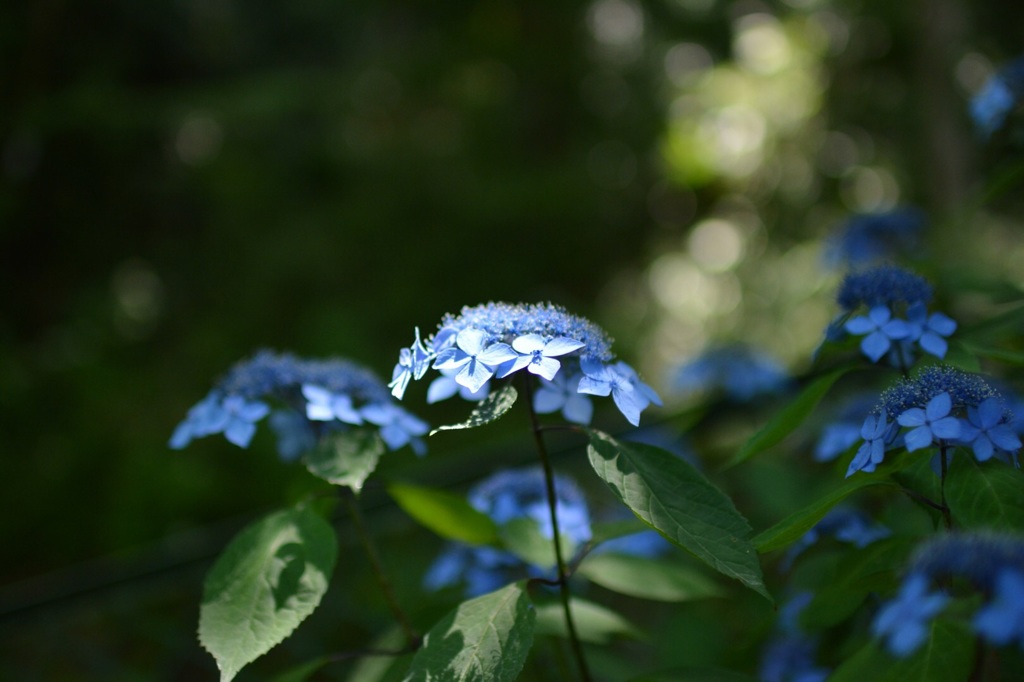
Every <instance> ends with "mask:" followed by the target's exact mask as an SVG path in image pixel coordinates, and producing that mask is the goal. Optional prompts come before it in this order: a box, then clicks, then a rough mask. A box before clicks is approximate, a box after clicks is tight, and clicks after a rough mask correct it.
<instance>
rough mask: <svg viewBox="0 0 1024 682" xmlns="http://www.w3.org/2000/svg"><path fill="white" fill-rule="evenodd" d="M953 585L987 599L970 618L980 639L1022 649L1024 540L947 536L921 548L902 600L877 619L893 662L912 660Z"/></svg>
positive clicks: (889, 605) (999, 536)
mask: <svg viewBox="0 0 1024 682" xmlns="http://www.w3.org/2000/svg"><path fill="white" fill-rule="evenodd" d="M954 580H957V581H959V582H957V583H956V584H958V585H962V583H963V582H966V583H967V584H968V585H969V586H970V587H971V588H973V590H974V591H975V592H977V593H979V594H981V595H982V597H983V601H982V602H981V604H980V606H978V607H977V608H976V610H975V611H974V612H973V614H972V615H971V617H970V627H971V629H972V630H973V631H974V633H975V634H976V635H977V636H978V637H980V638H981V639H983V640H985V641H987V642H989V643H991V644H994V645H996V646H1005V645H1008V644H1015V645H1017V646H1019V647H1021V648H1024V538H1021V537H1018V536H1013V535H1007V534H997V533H994V532H983V533H952V534H947V535H943V536H939V537H936V538H934V539H932V540H930V541H928V542H927V543H925V544H924V545H922V546H921V547H920V548H918V550H917V551H916V552H915V553H914V556H913V557H912V559H911V561H910V566H909V569H908V571H907V573H906V576H905V577H904V579H903V582H902V585H901V587H900V590H899V592H898V594H897V595H896V597H895V598H894V599H892V600H890V601H888V602H886V603H885V604H883V605H882V607H881V609H879V611H878V613H877V614H876V615H875V618H874V621H873V623H872V632H873V633H874V634H875V636H877V637H880V638H882V639H883V641H884V644H885V646H886V648H887V649H888V650H889V651H890V652H891V653H892V654H893V655H894V656H897V657H900V658H902V657H906V656H909V655H910V654H912V653H913V652H914V651H916V650H917V649H918V648H919V647H920V646H921V645H922V644H923V643H924V641H925V640H926V639H927V636H928V630H929V626H930V624H931V621H932V620H933V619H934V618H935V617H936V616H937V615H939V614H940V613H942V612H943V610H944V609H945V608H946V606H947V605H948V604H949V603H950V602H951V601H952V600H953V599H954V597H955V596H956V595H953V594H950V593H948V591H947V590H948V588H946V589H943V588H940V586H941V585H950V584H953V581H954ZM971 603H973V602H971Z"/></svg>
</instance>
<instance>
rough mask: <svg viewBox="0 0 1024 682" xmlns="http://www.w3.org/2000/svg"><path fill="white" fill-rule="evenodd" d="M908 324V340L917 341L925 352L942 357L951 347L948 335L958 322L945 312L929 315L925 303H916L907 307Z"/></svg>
mask: <svg viewBox="0 0 1024 682" xmlns="http://www.w3.org/2000/svg"><path fill="white" fill-rule="evenodd" d="M907 326H908V329H909V330H910V333H909V334H908V335H907V338H906V341H910V342H916V343H917V345H919V346H920V347H921V350H923V351H924V352H926V353H929V354H931V355H934V356H935V357H937V358H939V359H942V358H944V357H946V351H947V350H948V349H949V344H948V343H947V342H946V337H948V336H950V335H952V334H953V332H955V331H956V327H957V324H956V321H955V320H953V319H952V318H951V317H949V316H947V315H945V314H943V313H938V312H936V313H932V314H931V315H929V314H928V308H927V307H926V306H925V304H924V303H915V304H914V305H912V306H910V307H909V308H907Z"/></svg>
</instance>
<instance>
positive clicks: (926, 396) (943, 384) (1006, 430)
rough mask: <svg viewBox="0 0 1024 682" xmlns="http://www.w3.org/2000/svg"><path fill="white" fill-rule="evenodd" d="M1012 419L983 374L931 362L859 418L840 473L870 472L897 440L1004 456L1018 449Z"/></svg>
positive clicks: (913, 446)
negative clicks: (852, 450) (856, 440)
mask: <svg viewBox="0 0 1024 682" xmlns="http://www.w3.org/2000/svg"><path fill="white" fill-rule="evenodd" d="M891 417H895V421H889V419H890V418H891ZM1013 423H1014V418H1013V414H1012V412H1011V411H1010V410H1009V409H1008V408H1006V406H1005V404H1004V402H1003V400H1002V398H1001V397H1000V395H999V393H998V392H997V391H996V390H995V389H994V388H992V387H991V386H990V385H989V383H988V382H987V381H985V379H984V378H983V377H981V376H979V375H977V374H971V373H968V372H964V371H962V370H959V369H956V368H955V367H949V366H946V365H932V366H929V367H926V368H925V369H923V370H921V371H920V372H918V374H917V375H916V376H914V377H911V378H907V379H902V380H901V381H899V382H898V383H897V384H895V385H894V386H892V387H890V388H888V389H886V390H885V391H884V392H883V393H882V396H881V399H880V401H879V404H878V406H877V407H876V408H875V409H874V410H873V411H872V412H871V413H870V414H869V415H868V417H867V418H866V419H865V421H864V425H863V426H862V428H861V438H862V439H863V442H862V443H861V446H860V448H859V449H858V451H857V454H856V455H855V456H854V458H853V461H851V462H850V467H849V469H848V470H847V473H846V475H847V476H850V475H851V474H853V473H855V472H857V471H874V470H875V468H876V467H877V465H878V464H880V463H881V462H882V460H883V459H884V457H885V452H886V451H887V450H888V449H889V448H890V447H892V446H894V445H896V444H898V443H902V444H904V445H905V446H906V448H907V450H908V451H909V452H914V451H916V450H921V449H925V448H929V447H940V448H946V447H949V446H954V445H966V446H970V447H971V448H972V450H973V452H974V454H975V457H976V458H978V460H979V461H985V460H987V459H989V458H991V457H992V456H993V455H995V454H999V455H1001V456H1003V457H1005V458H1006V459H1009V458H1011V457H1013V456H1015V453H1016V452H1017V450H1018V449H1019V448H1020V447H1021V442H1020V439H1019V437H1017V435H1016V433H1015V432H1014V430H1013ZM901 429H906V431H905V432H901Z"/></svg>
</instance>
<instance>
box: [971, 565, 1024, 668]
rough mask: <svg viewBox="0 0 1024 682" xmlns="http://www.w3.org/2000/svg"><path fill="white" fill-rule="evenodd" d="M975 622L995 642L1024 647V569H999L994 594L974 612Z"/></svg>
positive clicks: (981, 631) (976, 627) (973, 622)
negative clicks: (1023, 570) (1022, 570)
mask: <svg viewBox="0 0 1024 682" xmlns="http://www.w3.org/2000/svg"><path fill="white" fill-rule="evenodd" d="M972 624H973V625H974V630H975V631H976V632H977V633H978V634H979V635H981V636H982V637H984V638H985V639H986V640H988V641H989V642H992V643H993V644H996V645H999V646H1003V645H1006V644H1010V643H1014V644H1016V645H1017V646H1019V647H1021V648H1024V573H1022V572H1021V571H1020V570H1018V569H1015V568H1004V569H1003V570H1001V571H999V573H998V575H997V576H996V580H995V586H994V589H993V590H992V598H991V599H990V600H989V602H988V603H987V604H985V605H984V606H983V607H982V608H980V609H979V610H978V612H977V613H976V614H975V615H974V620H973V621H972Z"/></svg>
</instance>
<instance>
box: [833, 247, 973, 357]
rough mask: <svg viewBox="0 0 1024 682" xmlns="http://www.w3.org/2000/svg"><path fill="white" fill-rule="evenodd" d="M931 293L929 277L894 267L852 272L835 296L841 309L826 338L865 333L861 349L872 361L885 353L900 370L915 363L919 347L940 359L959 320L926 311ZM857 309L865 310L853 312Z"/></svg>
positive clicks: (835, 338)
mask: <svg viewBox="0 0 1024 682" xmlns="http://www.w3.org/2000/svg"><path fill="white" fill-rule="evenodd" d="M931 297H932V289H931V286H930V285H929V284H928V282H927V281H925V280H924V279H923V278H921V277H919V276H917V275H915V274H913V273H911V272H908V271H906V270H903V269H900V268H897V267H894V266H890V265H885V266H878V267H874V268H870V269H867V270H863V271H860V272H855V273H851V274H849V275H847V277H846V278H845V279H844V280H843V283H842V284H841V285H840V287H839V293H838V296H837V300H838V302H839V305H840V306H842V307H843V309H844V310H845V312H844V313H843V314H842V315H840V316H839V318H837V319H836V320H835V321H834V322H833V323H832V324H831V325H830V326H829V329H828V330H827V332H826V340H827V341H835V340H841V338H842V333H847V334H853V335H855V336H864V338H863V339H862V340H861V344H860V348H861V351H862V352H863V353H864V355H865V356H867V357H868V358H869V359H870V360H871V361H872V362H878V361H879V360H880V359H882V358H883V357H885V356H888V357H889V361H890V362H891V363H892V364H894V365H896V366H898V367H902V368H903V369H906V368H908V367H909V366H910V364H911V363H913V361H914V351H915V349H916V348H917V347H920V348H921V349H922V350H924V351H925V352H926V353H929V354H931V355H934V356H936V357H938V358H943V357H945V355H946V350H947V348H948V343H947V341H946V337H948V336H950V335H951V334H952V333H953V332H954V331H956V327H957V324H956V322H955V321H954V320H952V319H951V318H950V317H948V316H947V315H944V314H943V313H939V312H936V313H932V314H930V315H929V313H928V305H927V304H928V301H930V300H931ZM858 309H861V310H866V311H867V314H866V315H854V312H855V311H857V310H858ZM837 332H839V333H837Z"/></svg>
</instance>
